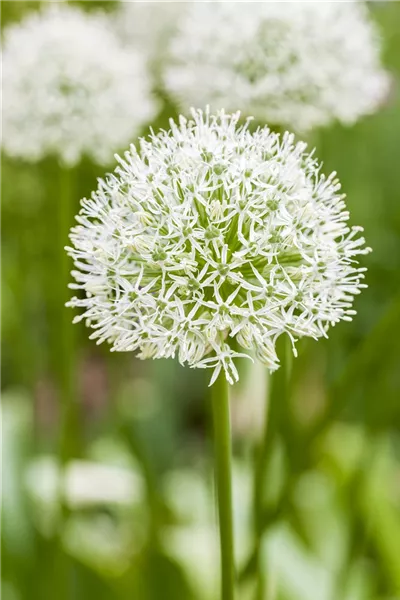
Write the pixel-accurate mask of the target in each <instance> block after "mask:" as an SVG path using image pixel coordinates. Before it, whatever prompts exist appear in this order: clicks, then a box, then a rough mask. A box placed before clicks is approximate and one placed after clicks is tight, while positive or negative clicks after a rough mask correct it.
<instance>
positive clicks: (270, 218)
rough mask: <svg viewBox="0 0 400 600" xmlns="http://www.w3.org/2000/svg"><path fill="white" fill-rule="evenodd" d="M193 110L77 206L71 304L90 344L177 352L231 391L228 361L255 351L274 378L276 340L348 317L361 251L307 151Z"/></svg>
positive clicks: (151, 354)
mask: <svg viewBox="0 0 400 600" xmlns="http://www.w3.org/2000/svg"><path fill="white" fill-rule="evenodd" d="M192 114H193V119H192V120H186V118H184V117H180V118H179V122H178V123H175V122H174V121H172V120H171V122H170V130H169V131H161V132H160V133H158V134H154V133H152V135H151V137H150V138H149V139H141V140H140V147H139V149H138V150H137V149H136V148H135V147H134V146H132V147H131V149H130V151H129V152H126V154H125V157H124V158H119V160H118V162H119V166H118V167H117V169H116V171H115V172H114V174H111V175H109V176H108V177H107V178H106V179H105V180H100V182H99V187H98V190H97V191H96V192H94V193H93V194H92V197H91V199H84V200H83V201H82V209H81V212H80V214H79V216H78V217H77V221H78V225H76V226H75V227H74V228H73V229H72V231H71V236H70V238H71V241H72V244H73V247H72V248H69V249H68V251H69V253H70V255H71V256H72V257H73V259H74V262H75V267H76V270H75V271H73V277H74V279H75V281H76V283H74V284H72V286H71V287H72V288H75V289H78V290H81V292H80V294H79V296H78V297H75V298H73V299H72V300H71V302H70V303H69V305H70V306H73V307H80V308H83V309H84V311H83V313H82V314H81V315H79V316H78V317H76V319H75V321H79V320H81V319H86V320H87V323H88V325H90V327H92V328H93V329H94V332H93V333H92V335H91V338H93V339H96V340H97V342H98V343H100V342H103V341H105V340H108V341H109V342H110V343H111V344H112V348H113V350H116V351H135V350H138V351H139V357H140V358H164V357H174V356H176V355H177V356H178V358H179V360H180V362H181V363H188V364H189V365H190V366H192V367H210V368H212V369H214V373H213V377H212V380H211V383H212V382H213V381H215V378H216V377H217V376H218V374H219V373H220V372H221V369H222V370H223V371H225V374H226V377H227V379H228V381H229V382H230V383H233V382H235V381H236V380H237V379H238V373H237V370H236V367H235V364H234V358H235V357H238V356H248V355H247V352H248V351H251V352H253V353H255V355H256V356H257V357H258V358H259V359H260V360H261V361H262V362H263V363H265V364H266V365H267V366H268V367H269V368H270V369H271V370H273V369H276V368H277V367H278V364H279V361H278V358H277V355H276V351H275V343H276V339H277V338H278V336H280V335H281V334H283V333H286V334H287V335H288V336H289V337H290V338H291V340H292V342H293V344H294V342H295V341H296V339H297V338H298V337H300V336H311V337H313V338H319V337H320V336H326V332H327V330H328V328H329V326H330V325H334V324H335V323H337V322H338V321H340V320H341V319H344V320H350V319H351V316H352V315H353V314H354V311H353V310H352V309H351V306H352V301H353V296H354V295H355V294H358V293H359V291H360V289H361V288H362V287H364V286H363V284H362V283H361V281H362V279H363V270H364V269H362V268H359V267H358V266H357V261H356V257H357V255H359V254H365V253H366V252H368V249H367V248H365V246H364V239H363V238H362V237H359V235H358V232H359V231H360V230H361V229H360V228H359V227H352V228H350V227H349V226H348V225H347V224H346V222H347V219H348V217H349V214H348V212H347V211H346V210H345V204H344V201H343V195H341V194H340V191H339V190H340V185H339V183H338V180H337V179H336V176H335V173H332V174H331V175H330V176H329V177H325V176H324V175H321V174H320V165H319V164H318V162H317V160H316V159H315V158H314V157H313V155H312V153H311V154H307V153H306V144H304V143H303V142H299V143H295V142H294V138H293V135H292V134H289V133H285V134H284V135H283V136H282V137H281V136H279V135H278V134H276V133H272V132H271V131H270V130H269V129H268V128H266V127H265V128H261V129H260V128H259V129H257V130H256V131H255V132H254V133H251V132H250V131H249V128H248V122H246V123H245V124H244V125H240V124H239V123H238V121H239V116H240V113H236V114H232V115H229V114H225V113H224V111H221V112H219V113H217V114H216V115H212V114H210V113H209V111H208V110H206V112H205V113H203V112H202V111H192ZM82 293H83V296H82ZM233 339H236V341H237V343H238V345H239V346H241V347H242V348H243V353H242V352H238V351H237V349H236V350H235V349H234V348H233V345H231V344H230V342H231V341H232V340H233Z"/></svg>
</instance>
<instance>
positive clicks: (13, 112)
mask: <svg viewBox="0 0 400 600" xmlns="http://www.w3.org/2000/svg"><path fill="white" fill-rule="evenodd" d="M3 102H4V104H3V146H4V149H5V151H6V152H7V153H8V154H9V155H11V156H16V157H21V158H24V159H27V160H32V161H34V160H39V159H41V158H42V157H44V156H46V155H49V154H54V155H56V156H58V157H59V158H60V159H61V160H62V161H64V162H65V163H66V164H69V165H73V164H75V163H77V162H78V161H79V160H80V158H81V157H82V155H88V156H91V157H92V158H93V159H94V160H95V161H97V162H99V163H107V162H109V161H110V159H112V157H113V153H114V152H115V151H116V150H117V149H119V148H121V147H124V146H126V145H127V144H129V143H130V142H131V140H132V138H133V136H134V135H135V134H136V133H137V132H138V129H139V128H140V127H141V126H142V125H143V124H145V123H146V122H147V121H148V120H149V119H150V118H151V117H152V116H153V115H154V114H155V109H156V105H155V101H154V100H153V98H152V97H151V95H150V89H149V82H148V75H147V73H146V70H145V66H144V59H142V57H141V56H140V55H139V54H135V53H133V52H132V51H128V50H126V49H124V47H123V46H122V45H121V44H120V42H119V40H118V38H117V37H116V36H115V35H114V34H113V33H112V32H111V30H110V26H109V23H108V20H107V17H106V16H105V15H102V14H87V13H85V12H83V11H81V10H79V9H78V8H73V7H71V6H52V7H50V8H48V7H47V8H45V9H43V10H42V11H41V12H39V13H34V14H31V15H30V16H28V17H27V18H26V19H25V20H24V21H23V22H21V23H18V24H16V25H12V26H10V27H9V28H8V29H7V30H6V31H5V34H4V55H3Z"/></svg>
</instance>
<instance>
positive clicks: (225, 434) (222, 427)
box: [211, 372, 235, 600]
mask: <svg viewBox="0 0 400 600" xmlns="http://www.w3.org/2000/svg"><path fill="white" fill-rule="evenodd" d="M211 396H212V407H213V420H214V456H215V480H216V488H217V497H218V515H219V534H220V544H221V590H222V591H221V599H222V600H234V596H235V592H234V588H235V565H234V542H233V515H232V468H231V456H232V447H231V446H232V445H231V425H230V411H229V387H228V383H227V381H226V378H225V375H224V373H223V372H222V373H221V374H220V375H219V376H218V378H217V380H216V382H215V383H214V385H213V386H212V388H211Z"/></svg>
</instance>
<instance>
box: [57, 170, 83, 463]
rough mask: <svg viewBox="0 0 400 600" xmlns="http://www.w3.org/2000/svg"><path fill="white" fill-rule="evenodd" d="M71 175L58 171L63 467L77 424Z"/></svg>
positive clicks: (70, 453)
mask: <svg viewBox="0 0 400 600" xmlns="http://www.w3.org/2000/svg"><path fill="white" fill-rule="evenodd" d="M73 187H74V173H73V170H72V169H68V168H65V167H64V166H61V167H60V199H59V207H58V211H59V212H58V219H59V220H58V249H59V259H58V261H57V262H58V264H57V269H58V273H55V277H57V280H58V286H57V287H58V294H59V306H60V309H61V310H60V315H59V319H58V320H59V334H58V335H57V337H56V340H57V348H56V349H55V350H56V354H57V358H56V359H57V379H58V381H57V384H58V389H59V397H60V438H59V444H60V449H59V451H60V460H61V464H62V465H65V464H66V463H67V462H68V461H69V459H70V458H71V457H72V456H73V455H74V454H75V449H76V444H77V433H78V427H79V422H78V418H77V398H76V389H75V382H74V372H75V367H76V360H75V354H76V349H75V330H74V328H73V327H72V326H71V322H70V319H69V318H68V314H67V311H66V310H65V307H64V305H65V303H66V301H67V299H68V283H69V279H70V271H71V260H70V258H69V257H68V255H67V254H66V253H65V251H64V246H65V244H66V242H67V241H68V231H69V229H70V227H71V224H72V221H73V215H74V207H73V203H72V197H73Z"/></svg>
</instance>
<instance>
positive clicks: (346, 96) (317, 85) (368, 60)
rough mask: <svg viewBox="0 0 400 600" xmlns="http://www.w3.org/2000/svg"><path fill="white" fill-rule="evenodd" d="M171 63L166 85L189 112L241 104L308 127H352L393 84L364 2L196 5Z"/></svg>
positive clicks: (264, 117) (261, 115)
mask: <svg viewBox="0 0 400 600" xmlns="http://www.w3.org/2000/svg"><path fill="white" fill-rule="evenodd" d="M249 4H250V6H249ZM169 63H170V64H169V67H168V69H167V70H166V72H165V75H164V80H165V86H166V88H167V90H168V91H169V93H170V94H171V96H172V97H174V98H175V99H176V100H177V102H178V104H179V105H180V107H181V109H182V110H183V111H186V110H188V108H189V107H190V106H192V105H193V104H196V105H197V106H203V105H206V104H211V105H212V107H213V109H217V108H225V109H226V110H228V109H229V110H237V109H238V108H240V109H241V110H242V111H245V112H246V113H247V114H251V115H254V116H255V117H256V118H257V119H258V120H259V121H262V122H266V123H268V124H269V125H271V124H278V125H287V126H290V127H291V128H294V129H297V130H302V131H303V130H308V129H310V128H312V127H316V126H321V125H326V124H328V123H330V122H332V121H334V120H338V121H340V122H342V123H345V124H351V123H353V122H355V121H356V120H357V119H358V118H359V117H360V116H362V115H364V114H367V113H371V112H373V111H374V110H376V108H377V106H378V105H379V104H380V103H381V102H382V101H383V99H384V97H385V95H387V93H388V88H389V77H388V75H387V74H386V73H385V72H384V71H383V70H382V68H381V66H380V63H379V38H378V34H377V31H376V28H375V27H374V24H373V23H372V22H371V21H370V19H369V16H368V13H367V9H366V7H365V6H363V5H362V3H359V2H344V3H343V2H292V3H290V5H289V6H288V4H287V3H286V2H251V3H249V2H211V3H193V4H191V5H190V7H189V8H188V9H187V12H186V15H185V16H184V18H183V19H182V21H181V22H180V25H179V32H178V33H177V35H176V36H175V38H174V40H173V41H172V43H171V48H170V59H169Z"/></svg>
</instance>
